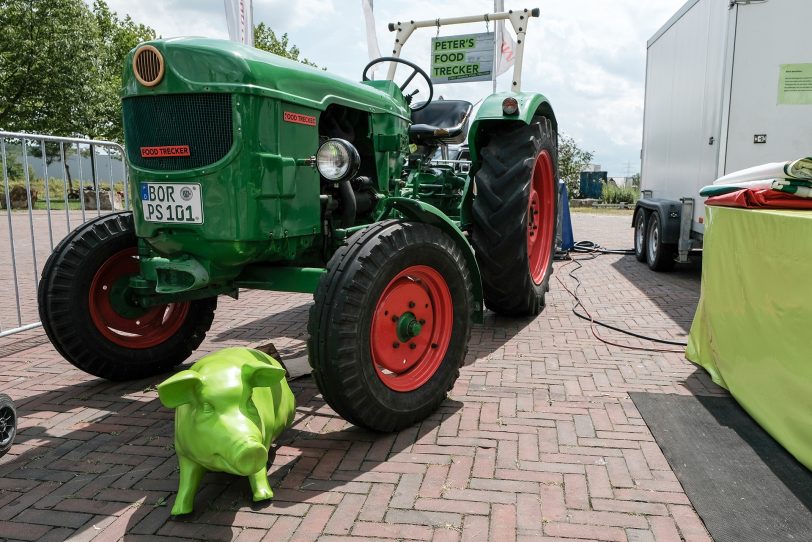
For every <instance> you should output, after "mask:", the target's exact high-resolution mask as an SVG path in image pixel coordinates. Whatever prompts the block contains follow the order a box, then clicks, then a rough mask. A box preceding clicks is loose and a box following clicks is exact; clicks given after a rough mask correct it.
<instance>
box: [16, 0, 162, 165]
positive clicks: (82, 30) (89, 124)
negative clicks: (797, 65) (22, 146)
mask: <svg viewBox="0 0 812 542" xmlns="http://www.w3.org/2000/svg"><path fill="white" fill-rule="evenodd" d="M0 28H2V29H3V30H2V34H3V39H2V40H0V128H2V129H5V130H13V131H20V132H38V133H45V134H56V135H62V136H71V135H79V136H85V137H91V138H106V139H114V140H117V141H121V140H122V139H123V137H122V135H123V134H122V127H121V103H120V102H121V100H120V98H119V96H118V92H119V89H120V87H121V65H122V61H123V59H124V57H125V56H126V54H127V52H128V51H129V50H130V49H132V48H133V47H135V46H136V45H137V44H138V43H139V42H141V41H143V40H147V39H153V38H154V37H155V32H154V31H153V30H152V29H151V28H149V27H146V26H144V25H140V24H137V23H135V22H133V21H132V19H130V18H129V17H125V18H124V19H119V18H118V16H117V15H116V14H115V13H114V12H112V11H110V9H109V8H108V7H107V4H105V3H104V2H103V1H102V0H97V1H96V2H95V4H94V6H93V10H92V11H91V10H90V8H88V6H87V4H85V2H84V1H83V0H2V2H0ZM47 150H49V151H50V149H47ZM49 154H50V152H49Z"/></svg>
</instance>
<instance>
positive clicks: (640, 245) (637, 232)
mask: <svg viewBox="0 0 812 542" xmlns="http://www.w3.org/2000/svg"><path fill="white" fill-rule="evenodd" d="M646 226H648V224H646V212H645V211H644V210H643V209H638V210H637V214H636V215H635V217H634V257H635V258H637V261H638V262H645V261H646V241H647V240H648V238H647V234H648V231H647V228H646Z"/></svg>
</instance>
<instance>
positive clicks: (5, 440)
mask: <svg viewBox="0 0 812 542" xmlns="http://www.w3.org/2000/svg"><path fill="white" fill-rule="evenodd" d="M16 434H17V409H16V408H14V403H13V402H12V401H11V397H9V396H8V395H6V394H5V393H0V457H3V456H4V455H6V452H8V451H9V450H10V449H11V445H12V444H14V437H15V435H16Z"/></svg>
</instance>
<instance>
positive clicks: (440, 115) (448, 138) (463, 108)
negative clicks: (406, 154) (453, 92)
mask: <svg viewBox="0 0 812 542" xmlns="http://www.w3.org/2000/svg"><path fill="white" fill-rule="evenodd" d="M418 105H419V104H418ZM473 108H474V106H473V105H472V104H471V102H466V101H464V100H436V101H433V102H431V103H430V104H429V105H428V106H426V108H425V109H421V110H420V111H413V112H412V125H411V126H410V127H409V139H410V140H411V141H412V142H413V143H417V144H427V143H428V144H431V143H451V144H456V143H462V142H463V141H465V136H466V135H468V119H469V117H470V116H471V110H472V109H473Z"/></svg>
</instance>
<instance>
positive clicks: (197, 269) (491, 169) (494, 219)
mask: <svg viewBox="0 0 812 542" xmlns="http://www.w3.org/2000/svg"><path fill="white" fill-rule="evenodd" d="M531 16H535V17H537V16H538V10H532V11H530V10H524V11H513V12H510V13H501V14H490V15H489V16H476V17H468V18H457V19H453V20H449V21H443V20H440V21H437V20H432V21H422V22H415V21H411V22H404V23H397V24H396V25H390V30H392V31H396V32H397V39H396V45H395V49H394V51H393V56H391V57H385V58H380V59H377V60H375V61H373V62H371V63H370V64H369V65H367V68H366V69H365V70H364V75H363V81H362V82H361V83H356V82H352V81H348V80H345V79H342V78H340V77H335V76H332V75H329V74H328V73H326V72H324V71H321V70H317V69H313V68H310V67H307V66H304V65H302V64H299V63H297V62H293V61H289V60H286V59H284V58H281V57H278V56H276V55H272V54H269V53H265V52H262V51H259V50H257V49H254V48H251V47H246V46H243V45H240V44H236V43H233V42H228V41H220V40H210V39H192V38H179V39H166V40H155V41H152V42H149V43H146V44H141V45H139V46H138V47H137V48H135V49H134V50H133V51H132V52H131V53H130V54H129V55H128V57H127V59H126V61H125V67H124V68H125V69H124V83H123V90H122V97H123V112H124V132H125V143H126V145H125V147H126V150H127V157H128V163H129V181H130V183H129V195H130V198H131V200H132V201H133V205H132V211H131V212H122V213H114V214H109V215H104V216H102V217H100V218H97V219H95V220H92V221H90V222H87V223H85V224H84V225H82V226H81V227H79V228H78V229H76V230H75V231H73V232H71V233H70V234H69V235H68V236H67V237H66V238H65V239H64V240H63V241H62V242H61V243H60V244H59V245H58V246H57V247H56V249H55V250H54V252H53V254H52V255H51V256H50V258H49V259H48V262H47V263H46V265H45V268H44V271H43V273H42V280H41V282H40V286H39V294H38V301H39V310H40V315H41V319H42V323H43V326H44V328H45V330H46V332H47V334H48V337H49V338H50V340H51V342H52V343H53V345H54V346H55V348H56V349H57V350H58V351H59V352H60V353H61V354H62V355H63V356H64V357H65V359H67V360H68V361H69V362H70V363H72V364H73V365H75V366H76V367H78V368H80V369H82V370H83V371H86V372H88V373H90V374H93V375H96V376H99V377H102V378H107V379H111V380H124V379H135V378H142V377H148V376H152V375H156V374H159V373H163V372H166V371H169V370H171V369H172V368H173V367H175V366H176V365H178V364H180V363H181V362H183V361H184V360H186V359H187V358H188V357H189V356H190V355H191V354H192V352H194V351H195V349H196V348H197V347H198V346H199V345H200V344H201V342H202V341H203V339H204V337H205V335H206V332H207V331H208V330H209V328H210V326H211V324H212V320H213V318H214V312H215V308H216V306H217V298H218V296H219V295H223V294H225V295H229V296H231V297H234V298H237V296H238V293H239V290H240V289H243V288H256V289H263V290H275V291H285V292H306V293H313V294H314V298H315V303H314V305H313V307H312V309H311V311H310V321H309V325H308V331H309V334H310V338H309V342H308V351H309V358H310V363H311V365H312V367H313V376H314V378H315V380H316V382H317V384H318V386H319V389H320V390H321V392H322V394H323V396H324V399H325V400H326V401H327V403H328V404H329V405H330V406H331V407H332V408H333V409H334V410H335V411H336V412H338V413H339V414H340V415H341V416H343V417H344V418H345V419H347V420H348V421H350V422H351V423H353V424H356V425H359V426H363V427H367V428H370V429H374V430H379V431H394V430H398V429H401V428H403V427H406V426H409V425H411V424H413V423H415V422H417V421H419V420H421V419H423V418H425V417H426V416H428V415H429V414H430V413H432V412H433V411H434V410H435V409H436V408H437V407H438V406H439V405H440V403H441V402H442V401H443V399H444V398H445V397H446V393H447V391H448V390H449V389H451V387H452V386H453V384H454V382H455V381H456V379H457V377H458V376H459V369H460V366H461V365H462V363H463V360H464V359H465V356H466V352H467V348H468V344H467V343H468V340H469V337H470V333H471V325H472V323H473V322H481V321H482V318H483V312H484V310H485V307H487V308H489V309H490V310H492V311H494V312H496V313H498V314H503V315H510V316H532V315H536V314H538V313H539V312H540V311H541V310H542V308H543V307H544V296H545V293H546V291H547V289H548V282H549V280H550V274H551V272H552V260H553V253H554V250H555V248H554V239H555V228H556V215H557V208H558V205H557V201H558V189H557V188H558V183H557V135H556V133H557V124H556V119H555V116H554V114H553V110H552V107H551V106H550V104H549V103H548V101H547V100H546V98H545V97H544V96H542V95H541V94H538V93H532V92H521V91H520V77H521V48H522V47H523V42H524V37H525V32H526V29H527V23H528V20H529V18H530V17H531ZM500 19H501V20H509V21H510V22H511V23H512V24H513V27H514V29H515V30H516V33H517V37H518V42H519V50H518V51H517V53H518V54H517V57H518V58H517V62H516V67H515V69H514V79H513V81H514V82H513V91H512V92H509V93H502V94H494V95H491V96H488V97H486V98H485V99H484V100H483V101H482V104H481V106H480V108H479V110H478V112H477V114H476V115H475V116H473V115H472V110H473V106H472V104H471V103H468V102H465V101H458V100H432V95H433V91H432V90H431V88H432V85H431V80H430V77H429V76H428V74H427V73H426V72H425V71H423V70H422V69H421V68H419V67H418V66H416V65H415V64H413V63H411V62H408V61H406V60H403V59H401V58H400V56H399V53H400V48H401V47H402V45H403V43H404V42H405V41H406V39H407V38H408V36H409V35H410V34H411V32H412V31H413V30H414V29H416V28H423V27H434V26H436V25H437V24H440V25H442V24H452V23H457V22H474V21H488V20H490V21H497V20H500ZM379 63H383V64H386V63H389V64H390V68H389V77H388V78H387V79H383V80H370V79H369V77H368V76H367V73H368V71H369V70H370V69H372V68H373V67H374V66H375V65H376V64H379ZM397 66H401V67H402V66H405V67H406V68H407V69H408V70H409V71H408V73H409V74H410V75H409V76H408V77H407V78H406V81H405V83H404V84H403V85H401V86H398V85H397V84H396V83H394V82H393V79H394V75H395V71H396V68H397ZM415 77H419V78H421V79H424V80H425V82H426V83H427V85H428V88H429V92H428V94H429V95H428V97H427V98H426V99H425V100H423V101H422V102H419V103H418V102H416V101H414V102H413V100H412V98H413V96H414V93H413V92H412V93H409V92H408V90H409V89H408V87H409V86H410V85H413V84H414V83H415V82H416V81H415ZM469 124H470V128H469ZM466 137H467V141H468V147H469V150H470V157H471V160H470V170H469V171H468V172H467V173H465V174H463V173H461V171H462V170H463V169H462V168H460V167H457V166H458V164H454V163H449V162H447V161H442V160H436V159H434V158H433V156H435V154H436V153H438V150H439V151H442V150H443V149H446V148H447V146H448V145H449V144H458V143H461V142H463V141H464V140H465V139H466Z"/></svg>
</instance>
